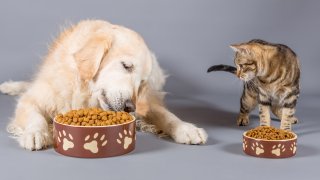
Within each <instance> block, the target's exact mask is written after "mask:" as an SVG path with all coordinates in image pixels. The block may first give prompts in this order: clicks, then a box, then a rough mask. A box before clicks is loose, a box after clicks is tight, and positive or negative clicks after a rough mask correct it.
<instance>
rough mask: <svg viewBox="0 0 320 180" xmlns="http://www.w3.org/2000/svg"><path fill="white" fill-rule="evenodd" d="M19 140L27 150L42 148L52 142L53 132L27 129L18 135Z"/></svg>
mask: <svg viewBox="0 0 320 180" xmlns="http://www.w3.org/2000/svg"><path fill="white" fill-rule="evenodd" d="M18 142H19V144H20V146H21V147H23V148H25V149H27V150H30V151H32V150H40V149H44V148H47V147H48V146H50V145H51V144H52V134H50V133H49V131H48V130H32V131H30V130H26V131H24V132H23V134H21V136H20V137H18Z"/></svg>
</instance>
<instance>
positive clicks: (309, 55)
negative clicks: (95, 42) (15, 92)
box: [0, 0, 320, 180]
mask: <svg viewBox="0 0 320 180" xmlns="http://www.w3.org/2000/svg"><path fill="white" fill-rule="evenodd" d="M319 17H320V1H317V0H313V1H312V0H303V1H302V0H268V1H263V0H242V1H239V0H216V1H214V0H212V1H209V0H207V1H205V0H194V1H187V0H175V1H172V0H162V1H150V0H135V1H132V0H127V1H123V0H117V1H97V0H91V1H87V2H84V1H76V0H72V1H62V0H59V1H58V0H56V1H51V2H49V1H41V0H38V1H35V0H33V1H30V0H25V1H15V0H10V1H9V0H8V1H7V0H2V1H1V2H0V27H1V29H0V62H1V63H0V82H3V81H6V80H9V79H11V80H28V79H30V78H31V77H32V74H33V72H34V71H35V70H36V69H37V66H38V64H39V63H40V61H41V57H43V56H45V54H46V52H47V45H48V44H50V42H51V41H52V39H53V38H54V37H56V36H57V35H58V33H59V29H60V27H64V26H65V25H67V24H70V23H76V22H78V21H79V20H81V19H104V20H108V21H110V22H112V23H115V24H120V25H124V26H126V27H129V28H131V29H134V30H135V31H137V32H138V33H140V34H141V35H142V36H143V37H144V39H145V41H146V43H147V44H148V46H149V47H150V49H152V50H153V51H154V52H155V54H156V55H157V57H158V60H159V62H160V65H161V66H162V67H163V69H165V70H166V72H167V73H168V74H170V77H169V78H168V81H167V85H166V87H165V90H166V91H167V92H169V94H168V96H167V98H166V101H167V104H168V106H169V108H170V109H171V110H172V111H173V112H174V113H176V114H177V115H178V116H179V117H181V118H182V119H183V120H185V121H189V122H192V123H195V124H197V125H199V126H201V127H203V128H205V129H206V130H207V132H208V134H209V141H208V143H207V144H206V145H202V146H187V145H178V144H175V143H173V142H172V141H171V140H169V139H159V138H157V137H155V136H153V135H151V134H146V133H139V134H138V137H137V139H138V141H137V147H136V150H135V151H134V152H132V153H131V154H129V155H125V156H121V157H114V158H107V159H77V158H69V157H64V156H60V155H58V154H56V153H55V152H54V150H53V149H48V150H43V151H39V152H28V151H25V150H23V149H20V148H19V147H18V145H17V143H16V142H15V141H13V139H11V138H9V137H8V134H7V133H6V132H5V126H6V124H7V123H8V121H9V118H10V116H11V115H12V113H13V111H14V107H15V98H13V97H10V96H6V95H2V94H0V115H1V116H0V154H1V155H0V169H1V170H0V172H1V173H0V179H21V178H22V177H24V178H27V179H34V180H35V179H44V178H45V179H57V178H62V179H66V178H67V177H68V178H72V179H75V178H77V179H88V178H95V179H107V178H108V179H129V178H132V179H164V178H167V179H182V178H183V179H196V178H201V179H235V178H241V179H245V178H246V179H256V178H259V179H270V178H277V179H280V178H285V179H289V178H290V179H301V178H304V179H308V180H309V179H310V180H311V179H319V177H317V174H318V173H317V171H319V168H318V167H319V163H320V143H319V138H320V123H319V122H318V121H319V120H318V118H319V110H320V103H319V100H320V96H319V95H320V91H319V89H320V85H319V80H316V79H317V78H319V76H320V71H319V67H320V61H319V57H320V51H319V43H320V35H319V32H320V20H319ZM252 38H261V39H265V40H267V41H271V42H280V43H284V44H287V45H288V46H290V47H291V48H292V49H293V50H294V51H295V52H296V53H297V54H298V56H299V57H300V62H301V67H302V78H301V87H302V94H301V98H300V101H299V104H298V109H297V116H298V117H299V118H300V123H299V124H297V125H295V126H294V131H295V132H296V133H297V134H298V135H299V145H298V154H297V155H296V156H295V157H293V158H289V159H281V160H272V159H258V158H254V157H249V156H246V155H244V154H243V153H242V147H241V134H242V133H243V131H245V130H247V129H250V128H253V127H255V126H257V125H258V117H257V115H256V114H257V113H256V112H255V113H253V115H252V117H251V120H252V121H251V124H250V126H248V127H237V126H236V125H235V122H236V116H237V113H238V110H239V97H240V94H241V91H242V83H241V82H240V81H239V80H237V79H236V78H235V77H234V76H232V75H230V74H227V73H214V74H207V73H206V70H207V68H208V67H209V66H211V65H213V64H220V63H224V64H230V65H232V64H233V52H232V51H231V49H230V48H229V47H228V46H229V45H230V44H232V43H236V42H242V41H248V40H250V39H252ZM272 123H273V124H274V125H275V126H279V122H278V121H273V122H272Z"/></svg>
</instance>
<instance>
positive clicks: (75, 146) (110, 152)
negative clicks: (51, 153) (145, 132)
mask: <svg viewBox="0 0 320 180" xmlns="http://www.w3.org/2000/svg"><path fill="white" fill-rule="evenodd" d="M53 140H54V149H55V151H56V152H58V153H60V154H63V155H66V156H72V157H79V158H105V157H111V156H119V155H123V154H127V153H129V152H131V151H132V150H134V148H135V141H136V122H135V118H134V117H133V120H132V121H130V122H128V123H125V124H118V125H111V126H71V125H65V124H61V123H58V122H56V121H55V120H54V121H53Z"/></svg>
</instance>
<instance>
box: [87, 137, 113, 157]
mask: <svg viewBox="0 0 320 180" xmlns="http://www.w3.org/2000/svg"><path fill="white" fill-rule="evenodd" d="M98 136H99V133H95V134H94V135H93V138H92V139H91V140H90V135H88V136H86V137H85V139H84V141H85V142H86V143H84V144H83V148H84V149H85V150H89V151H90V152H92V153H94V154H96V153H98V152H99V147H98V146H101V147H104V146H105V145H106V144H107V143H108V140H105V137H106V135H104V134H103V135H102V136H101V137H100V138H98Z"/></svg>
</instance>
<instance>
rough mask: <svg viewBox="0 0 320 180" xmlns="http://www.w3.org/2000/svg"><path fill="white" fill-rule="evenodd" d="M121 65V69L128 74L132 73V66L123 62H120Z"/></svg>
mask: <svg viewBox="0 0 320 180" xmlns="http://www.w3.org/2000/svg"><path fill="white" fill-rule="evenodd" d="M121 64H122V66H123V68H124V69H125V70H127V71H128V72H132V71H133V68H134V66H133V64H131V63H126V62H123V61H122V62H121Z"/></svg>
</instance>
